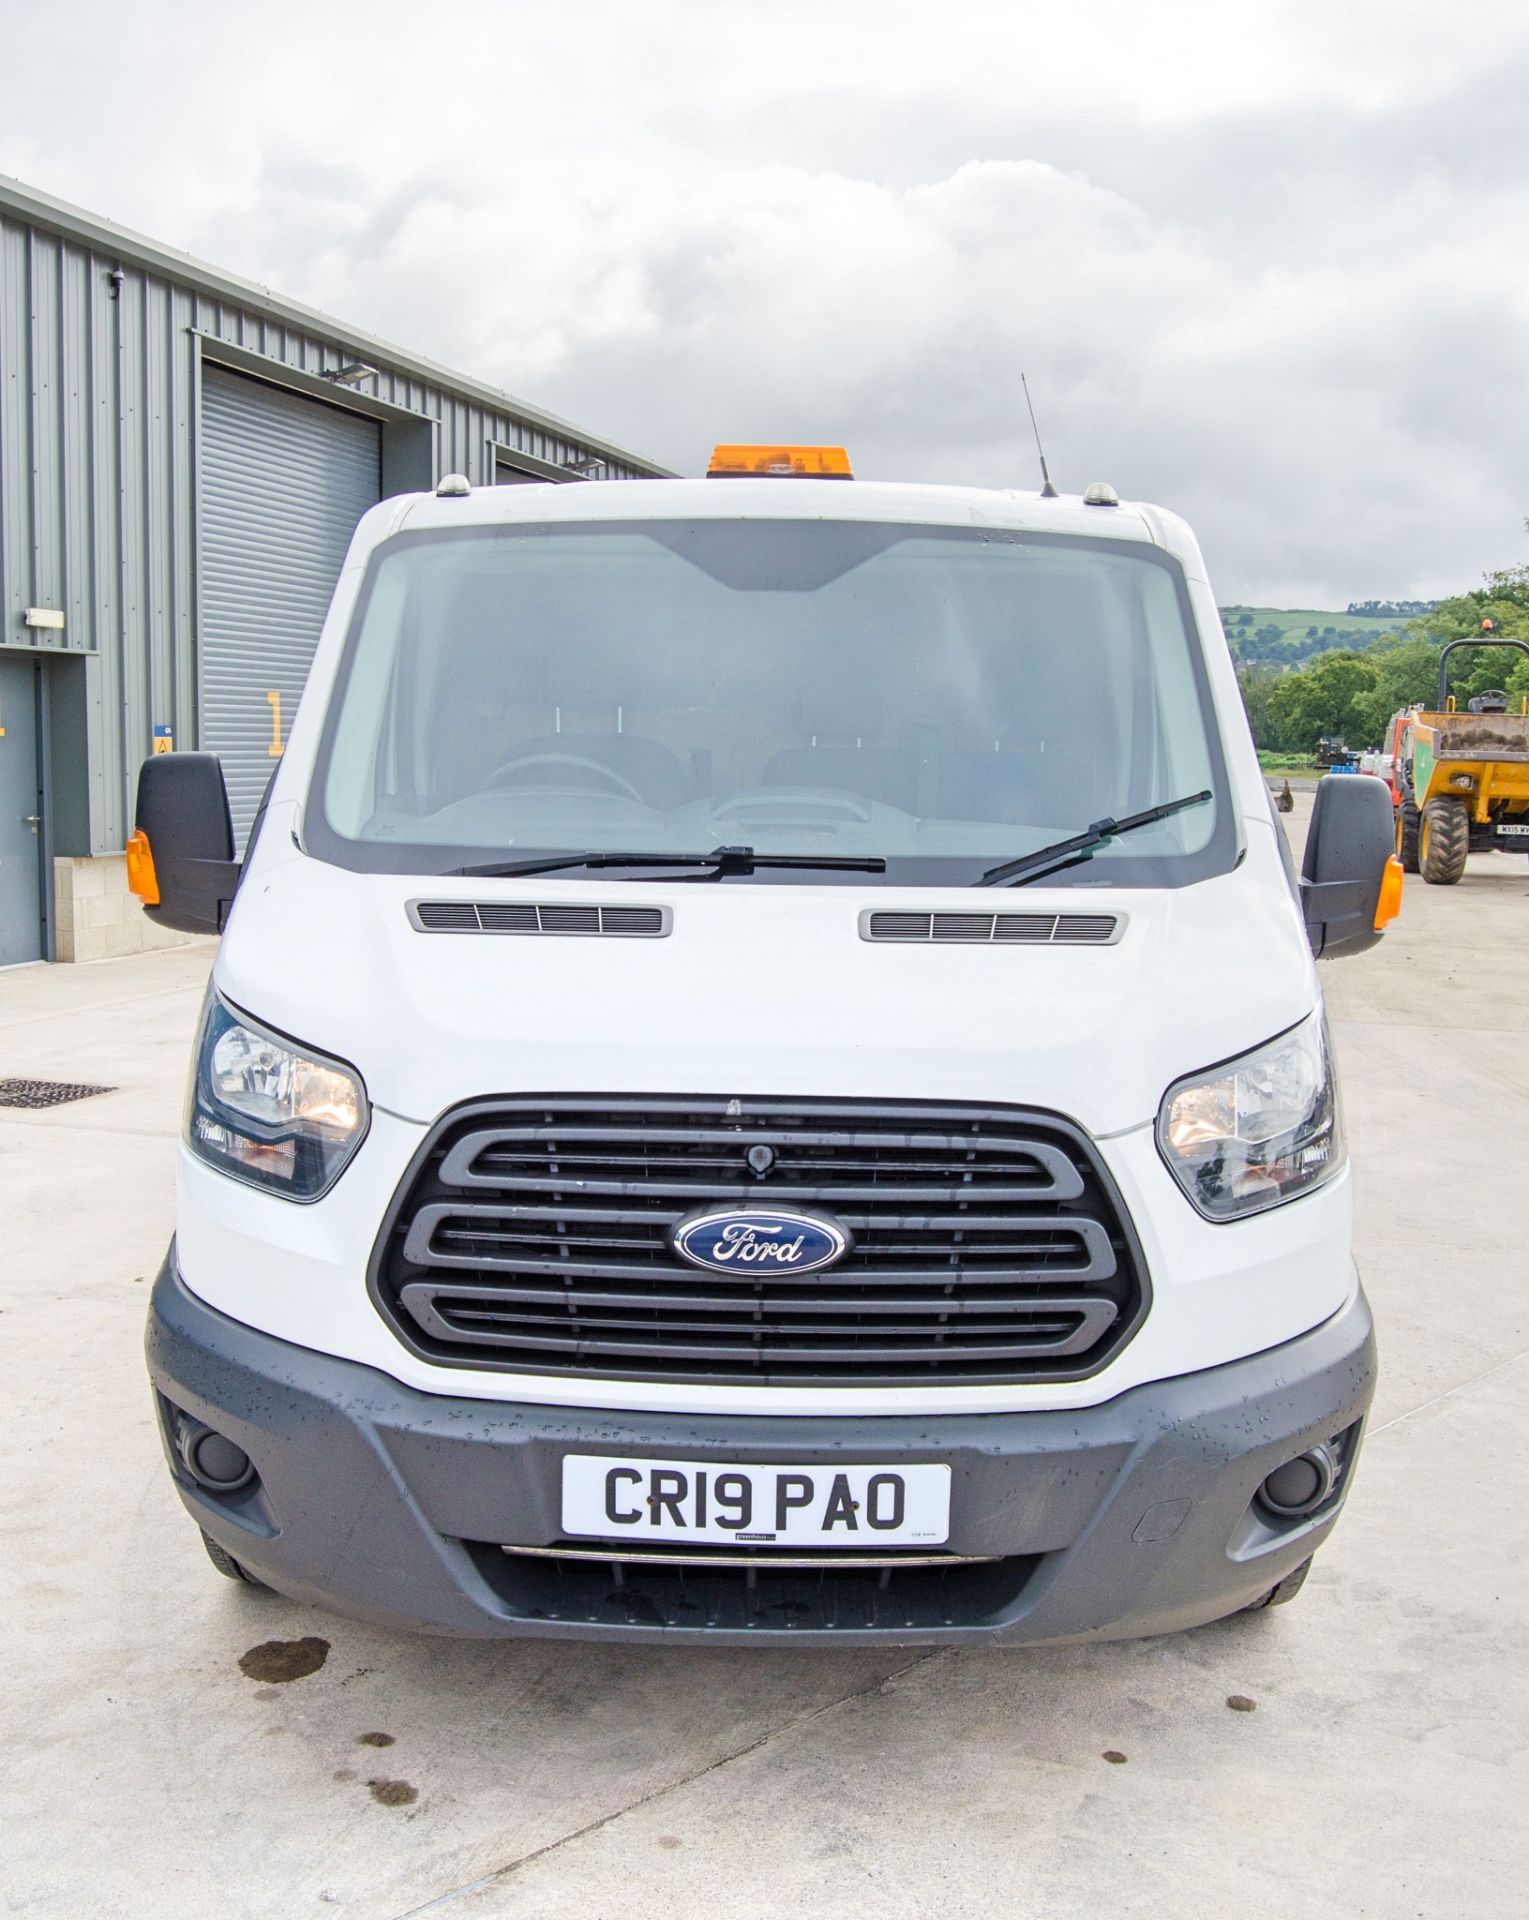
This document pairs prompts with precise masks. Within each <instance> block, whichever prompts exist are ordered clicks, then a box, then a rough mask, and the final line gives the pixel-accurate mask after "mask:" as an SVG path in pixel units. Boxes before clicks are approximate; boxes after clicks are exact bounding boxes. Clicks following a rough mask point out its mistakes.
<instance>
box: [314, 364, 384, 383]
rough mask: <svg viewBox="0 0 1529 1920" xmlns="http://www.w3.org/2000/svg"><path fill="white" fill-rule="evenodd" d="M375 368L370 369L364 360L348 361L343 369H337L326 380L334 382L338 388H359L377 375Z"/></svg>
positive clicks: (328, 374)
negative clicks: (363, 382) (365, 381)
mask: <svg viewBox="0 0 1529 1920" xmlns="http://www.w3.org/2000/svg"><path fill="white" fill-rule="evenodd" d="M376 371H377V369H376V368H375V367H369V366H368V365H367V364H366V362H365V361H364V360H347V361H346V363H345V365H344V366H343V367H336V368H335V369H334V370H333V371H332V372H331V373H326V374H325V375H324V378H325V379H326V380H332V381H333V382H334V383H335V385H336V386H337V387H358V386H360V384H361V382H362V381H363V380H370V379H371V378H372V377H373V375H374V374H375V373H376Z"/></svg>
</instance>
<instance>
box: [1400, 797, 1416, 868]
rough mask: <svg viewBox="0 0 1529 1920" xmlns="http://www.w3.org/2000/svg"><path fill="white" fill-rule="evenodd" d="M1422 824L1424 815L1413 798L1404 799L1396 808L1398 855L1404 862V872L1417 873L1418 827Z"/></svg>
mask: <svg viewBox="0 0 1529 1920" xmlns="http://www.w3.org/2000/svg"><path fill="white" fill-rule="evenodd" d="M1421 825H1422V815H1421V814H1420V813H1419V812H1418V810H1417V808H1416V807H1415V806H1414V805H1413V803H1412V802H1411V800H1406V799H1404V800H1403V801H1402V804H1401V805H1400V806H1399V807H1398V808H1397V810H1396V857H1397V859H1398V860H1400V861H1401V863H1402V872H1403V873H1416V872H1417V870H1418V828H1419V827H1420V826H1421Z"/></svg>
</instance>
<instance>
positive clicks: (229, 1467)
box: [179, 1420, 255, 1493]
mask: <svg viewBox="0 0 1529 1920" xmlns="http://www.w3.org/2000/svg"><path fill="white" fill-rule="evenodd" d="M179 1445H180V1456H181V1461H182V1463H183V1465H184V1466H185V1469H186V1471H187V1473H189V1474H190V1475H191V1477H192V1479H193V1480H194V1481H195V1482H196V1483H197V1485H198V1486H199V1487H205V1488H206V1489H207V1491H208V1492H209V1493H236V1492H237V1491H238V1490H239V1488H240V1487H244V1486H248V1485H249V1483H250V1481H251V1480H253V1479H254V1477H255V1467H254V1463H253V1461H252V1460H251V1459H250V1457H249V1455H248V1454H247V1453H246V1452H245V1451H244V1449H243V1447H241V1446H238V1445H236V1444H235V1442H234V1441H232V1440H230V1439H229V1437H228V1435H227V1434H226V1433H219V1432H218V1431H217V1429H216V1428H215V1427H209V1426H208V1425H207V1423H206V1421H204V1420H183V1421H182V1422H181V1427H180V1436H179Z"/></svg>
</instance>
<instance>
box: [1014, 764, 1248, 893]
mask: <svg viewBox="0 0 1529 1920" xmlns="http://www.w3.org/2000/svg"><path fill="white" fill-rule="evenodd" d="M1210 798H1211V794H1210V789H1209V788H1206V790H1205V791H1204V792H1203V793H1187V794H1185V796H1184V798H1183V799H1182V800H1165V801H1164V802H1163V804H1162V805H1161V806H1160V807H1148V808H1147V810H1146V812H1145V813H1132V814H1128V815H1127V816H1126V818H1125V819H1124V820H1108V819H1106V820H1096V821H1095V822H1094V824H1093V825H1092V826H1091V827H1090V828H1089V829H1088V831H1087V832H1086V833H1076V834H1074V835H1073V837H1072V839H1070V840H1058V841H1056V842H1055V844H1054V845H1052V846H1049V847H1038V848H1037V849H1036V850H1035V852H1034V853H1025V854H1021V855H1020V857H1019V859H1017V860H1005V861H1004V863H1003V865H1002V866H1001V867H989V868H988V870H987V872H986V873H985V874H983V876H982V878H981V879H980V880H978V881H977V883H976V884H977V885H978V886H979V887H1001V886H1024V885H1026V884H1027V882H1029V881H1031V880H1039V879H1040V878H1041V876H1042V874H1047V873H1060V872H1061V871H1062V869H1063V868H1064V867H1077V866H1081V865H1082V864H1083V862H1084V861H1085V860H1092V859H1093V857H1094V855H1095V853H1096V852H1097V851H1098V850H1099V848H1100V847H1102V846H1104V845H1105V844H1106V843H1107V842H1108V841H1111V840H1115V839H1118V838H1119V837H1120V835H1121V834H1123V833H1133V832H1134V831H1135V830H1136V828H1137V827H1150V826H1151V825H1152V822H1153V821H1154V820H1166V819H1167V818H1168V816H1169V815H1170V814H1172V813H1182V812H1183V810H1184V809H1185V807H1198V806H1199V805H1200V804H1201V803H1202V802H1203V801H1206V800H1209V799H1210Z"/></svg>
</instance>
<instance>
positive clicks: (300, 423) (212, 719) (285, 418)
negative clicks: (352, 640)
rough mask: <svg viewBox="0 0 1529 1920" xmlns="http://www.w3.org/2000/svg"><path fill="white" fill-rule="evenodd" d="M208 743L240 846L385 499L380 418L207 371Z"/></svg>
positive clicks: (203, 546) (203, 570) (203, 468)
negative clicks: (333, 601)
mask: <svg viewBox="0 0 1529 1920" xmlns="http://www.w3.org/2000/svg"><path fill="white" fill-rule="evenodd" d="M199 474H200V488H201V542H200V585H201V634H200V645H199V656H198V658H199V667H200V674H201V714H202V727H201V744H202V747H203V748H204V750H205V751H207V752H208V753H216V754H218V755H219V756H220V757H221V759H222V761H223V769H224V772H225V774H226V775H227V778H228V797H229V800H230V802H231V804H232V806H233V814H234V832H235V835H236V837H237V839H238V843H239V845H240V846H241V847H242V846H243V844H244V838H245V835H246V834H247V833H248V832H249V828H250V823H251V822H252V821H253V819H254V817H255V809H256V808H257V807H258V806H259V804H260V796H261V795H262V794H263V793H264V791H265V786H266V782H267V781H268V780H269V779H270V777H271V770H272V768H273V767H274V766H275V764H276V759H277V757H278V755H277V753H276V752H275V751H274V748H275V742H276V737H277V736H276V733H275V728H276V723H277V718H278V707H277V703H276V702H273V701H272V699H271V695H272V694H275V695H277V696H278V699H279V716H280V738H281V740H283V741H285V739H286V737H287V733H288V730H289V729H290V727H291V725H292V716H293V715H294V714H295V713H296V711H297V702H298V696H299V695H300V694H301V693H302V690H303V682H304V681H305V680H306V679H307V677H308V667H309V664H310V663H311V661H312V659H313V650H314V648H315V647H316V646H317V645H318V638H319V633H320V630H321V629H322V627H323V624H324V615H325V613H326V612H327V611H328V609H329V596H330V594H331V593H332V592H333V591H334V583H335V580H336V578H337V577H338V575H339V572H340V567H341V564H342V563H343V561H344V559H345V549H346V548H347V546H349V544H350V536H351V534H352V533H354V531H355V527H356V522H357V521H358V520H359V519H360V518H361V515H362V514H363V513H365V511H366V510H367V508H368V507H370V506H373V505H374V504H375V503H376V502H377V500H378V499H380V498H381V494H382V432H381V428H380V427H379V426H378V424H377V422H376V421H375V420H367V419H365V418H363V417H362V416H361V415H360V414H354V413H347V412H345V411H343V410H342V409H340V408H338V407H326V406H325V405H324V404H323V403H322V402H321V401H315V400H305V399H303V398H302V397H301V395H299V394H295V393H288V392H286V391H284V390H283V389H282V388H280V387H268V386H264V385H262V383H261V382H260V381H258V380H245V379H242V378H241V377H240V376H239V375H238V374H236V373H225V372H224V371H223V370H222V369H221V368H219V367H210V366H209V367H206V368H204V369H203V374H202V438H201V462H200V468H199Z"/></svg>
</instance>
